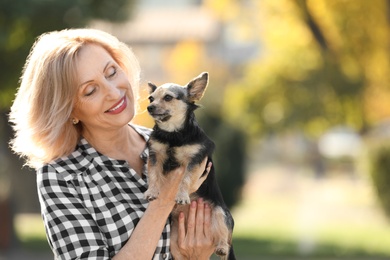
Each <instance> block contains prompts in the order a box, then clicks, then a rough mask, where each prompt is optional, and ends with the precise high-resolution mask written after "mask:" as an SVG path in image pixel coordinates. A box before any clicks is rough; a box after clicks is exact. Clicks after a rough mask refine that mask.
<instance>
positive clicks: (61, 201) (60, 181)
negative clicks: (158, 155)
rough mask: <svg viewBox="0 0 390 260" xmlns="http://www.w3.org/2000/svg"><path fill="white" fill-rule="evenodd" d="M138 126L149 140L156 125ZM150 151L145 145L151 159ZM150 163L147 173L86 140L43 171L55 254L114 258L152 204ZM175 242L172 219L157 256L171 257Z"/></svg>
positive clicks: (42, 195)
mask: <svg viewBox="0 0 390 260" xmlns="http://www.w3.org/2000/svg"><path fill="white" fill-rule="evenodd" d="M132 127H133V128H134V129H135V130H136V131H137V132H138V133H139V134H140V135H141V136H143V137H144V139H145V140H148V138H149V135H150V133H151V130H150V129H146V128H142V127H140V126H133V125H132ZM147 156H148V150H147V149H145V151H144V152H143V154H142V155H141V158H142V159H143V160H144V161H145V163H146V158H147ZM145 166H146V165H145ZM145 166H144V170H143V177H142V178H141V177H140V176H139V175H138V174H137V173H136V172H135V171H134V170H133V169H132V168H131V167H130V165H129V164H128V163H127V162H126V161H123V160H114V159H112V158H108V157H107V156H104V155H102V154H100V153H99V152H97V151H96V150H95V149H94V148H93V147H92V146H91V145H90V144H89V143H88V142H87V141H86V140H85V139H81V140H80V142H79V144H78V145H77V148H76V150H75V151H74V152H73V153H72V154H70V155H69V156H67V157H63V158H60V159H58V160H56V161H54V162H51V163H49V164H47V165H45V166H43V167H42V168H40V169H39V170H38V172H37V186H38V195H39V201H40V204H41V211H42V216H43V220H44V224H45V229H46V234H47V238H48V241H49V244H50V247H51V248H52V250H53V252H54V255H55V259H67V260H68V259H110V258H112V257H113V256H114V255H115V254H117V253H118V251H119V250H120V249H121V248H122V247H123V246H124V245H125V243H126V242H127V240H128V239H129V237H130V236H131V234H132V232H133V230H134V228H135V226H136V225H137V223H138V221H139V220H140V218H141V217H142V216H143V214H144V212H145V210H146V208H147V206H148V201H147V200H145V199H144V194H143V193H144V192H145V191H146V190H147V186H148V185H147V178H146V176H147V172H146V167H145ZM169 244H170V223H169V220H167V223H166V225H165V228H164V231H163V233H162V235H161V238H160V240H159V242H158V245H157V248H156V251H155V254H154V257H153V259H171V258H172V257H171V255H170V252H169Z"/></svg>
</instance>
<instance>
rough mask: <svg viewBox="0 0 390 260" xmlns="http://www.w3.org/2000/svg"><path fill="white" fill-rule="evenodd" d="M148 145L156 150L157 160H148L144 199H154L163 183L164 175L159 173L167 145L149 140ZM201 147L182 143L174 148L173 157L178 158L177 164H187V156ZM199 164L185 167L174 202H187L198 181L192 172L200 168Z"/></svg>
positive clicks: (165, 157)
mask: <svg viewBox="0 0 390 260" xmlns="http://www.w3.org/2000/svg"><path fill="white" fill-rule="evenodd" d="M150 146H151V148H152V150H154V151H155V152H156V159H157V162H156V164H155V165H152V163H151V162H150V161H149V162H148V176H149V188H148V190H147V191H146V192H145V198H146V199H149V200H150V199H156V198H157V197H158V194H159V193H160V187H161V186H162V185H164V175H163V174H161V172H163V169H162V165H163V163H164V161H165V160H166V159H167V149H168V145H166V144H162V143H159V142H152V141H151V142H150ZM200 148H201V145H199V144H194V145H184V146H180V147H176V148H175V149H174V153H175V157H176V159H177V160H178V162H179V164H181V165H185V166H186V165H187V163H188V162H187V160H188V158H191V157H193V156H194V155H195V154H196V153H197V152H198V151H199V149H200ZM199 168H200V165H195V166H194V167H193V168H192V169H189V167H188V166H187V167H186V171H185V173H184V177H183V181H182V182H181V183H180V186H179V191H178V193H177V195H176V202H177V203H180V204H189V203H190V197H189V194H190V193H191V192H194V191H196V188H195V185H196V183H197V181H198V176H197V175H196V174H193V172H198V171H199V170H200V169H199Z"/></svg>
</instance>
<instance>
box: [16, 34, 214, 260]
mask: <svg viewBox="0 0 390 260" xmlns="http://www.w3.org/2000/svg"><path fill="white" fill-rule="evenodd" d="M139 75H140V70H139V65H138V62H137V59H136V58H135V56H134V54H133V53H132V51H131V50H130V49H129V48H128V47H127V46H126V45H125V44H123V43H122V42H120V41H118V39H117V38H115V37H113V36H112V35H110V34H107V33H104V32H102V31H99V30H93V29H72V30H63V31H57V32H51V33H47V34H43V35H42V36H40V37H39V38H38V40H37V41H36V43H35V44H34V46H33V48H32V50H31V52H30V55H29V56H28V59H27V61H26V64H25V67H24V70H23V75H22V77H21V85H20V88H19V90H18V92H17V95H16V99H15V101H14V103H13V105H12V108H11V113H10V121H11V122H12V123H13V127H14V130H15V138H14V140H13V141H12V148H13V149H14V151H15V152H16V153H18V154H19V155H21V156H23V157H25V158H26V161H27V164H28V165H30V166H32V167H35V168H36V169H37V186H38V195H39V201H40V204H41V210H42V216H43V220H44V224H45V229H46V233H47V238H48V241H49V244H50V246H51V248H52V250H53V252H54V254H55V258H56V259H76V258H77V259H111V258H112V259H170V258H172V254H171V253H170V251H169V246H170V243H171V242H172V243H178V245H179V247H180V250H181V251H182V252H181V253H182V254H184V255H186V256H187V259H209V257H210V256H211V254H212V253H213V250H214V248H213V245H212V241H211V238H210V236H209V231H210V229H209V224H210V221H209V218H210V207H209V206H208V205H207V204H205V203H203V201H202V200H198V201H193V202H192V203H191V208H190V213H189V216H188V219H187V220H185V219H184V215H183V214H181V215H180V216H179V232H180V236H179V238H178V241H170V236H169V234H170V233H169V232H170V223H169V214H170V212H171V210H172V209H173V207H174V204H175V202H174V198H175V194H176V192H177V190H178V186H179V183H180V180H181V178H182V177H183V171H184V169H183V168H180V169H178V170H175V171H174V172H172V173H171V174H168V175H167V176H168V177H167V180H166V185H165V186H164V188H163V189H162V190H161V193H160V195H159V198H158V199H157V200H155V201H152V202H148V201H146V200H145V199H144V196H143V192H144V191H146V189H147V169H146V167H145V162H146V158H147V156H148V151H147V149H146V148H145V147H146V141H147V140H148V136H149V134H150V130H148V129H146V128H143V127H140V126H136V125H133V124H129V122H130V121H131V120H132V119H133V117H134V115H135V110H136V108H135V107H136V106H135V104H136V101H137V88H138V84H139ZM205 164H206V160H205V161H204V162H203V165H204V167H205ZM209 167H210V165H209V166H208V168H207V170H209V169H210V168H209ZM203 169H204V168H203ZM201 174H202V172H199V176H201ZM203 180H204V178H203V179H200V180H199V183H198V187H199V186H200V184H201V182H202V181H203ZM185 223H187V226H185ZM173 257H174V255H173Z"/></svg>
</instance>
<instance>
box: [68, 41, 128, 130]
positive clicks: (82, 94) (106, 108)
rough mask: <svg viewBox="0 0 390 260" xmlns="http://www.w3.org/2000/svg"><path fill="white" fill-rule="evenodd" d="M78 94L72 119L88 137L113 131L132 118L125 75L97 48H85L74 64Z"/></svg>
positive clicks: (116, 64)
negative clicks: (92, 134)
mask: <svg viewBox="0 0 390 260" xmlns="http://www.w3.org/2000/svg"><path fill="white" fill-rule="evenodd" d="M76 65H77V74H78V80H77V81H78V92H77V99H76V100H77V101H76V104H75V107H74V110H73V115H72V116H73V117H74V118H76V119H78V120H80V122H81V123H82V126H83V131H88V132H90V133H93V132H96V131H101V130H110V129H117V128H119V127H122V126H124V125H126V124H127V123H128V122H129V121H130V120H131V119H132V118H133V117H134V96H133V91H132V87H131V85H130V82H129V80H128V77H127V75H126V74H125V73H124V71H123V70H122V68H121V67H120V66H119V65H118V63H117V62H116V61H115V60H114V59H113V58H112V57H111V55H110V54H109V53H108V52H107V51H106V50H105V49H104V48H103V47H101V46H98V45H94V44H88V45H85V46H83V47H82V49H81V50H80V52H79V54H78V57H77V61H76Z"/></svg>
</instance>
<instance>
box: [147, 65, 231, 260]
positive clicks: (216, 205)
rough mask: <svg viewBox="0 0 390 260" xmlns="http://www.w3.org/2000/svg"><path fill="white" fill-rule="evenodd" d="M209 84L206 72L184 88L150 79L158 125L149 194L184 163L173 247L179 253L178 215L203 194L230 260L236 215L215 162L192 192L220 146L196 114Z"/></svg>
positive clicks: (219, 248) (220, 247)
mask: <svg viewBox="0 0 390 260" xmlns="http://www.w3.org/2000/svg"><path fill="white" fill-rule="evenodd" d="M207 84H208V73H207V72H204V73H202V74H200V75H199V76H198V77H196V78H194V79H193V80H191V81H190V82H189V83H188V84H187V85H186V86H184V87H183V86H180V85H177V84H173V83H166V84H163V85H162V86H160V87H157V86H156V85H154V84H152V83H148V85H149V89H150V96H149V101H150V104H149V106H148V107H147V110H148V112H149V114H150V115H151V116H152V117H153V119H154V121H155V126H154V128H153V132H152V134H151V136H150V139H149V141H148V148H149V160H148V177H149V188H148V190H147V191H146V192H145V198H146V199H148V200H149V201H151V200H154V199H156V198H157V197H158V195H159V190H160V188H159V187H160V185H164V175H166V174H168V173H169V172H170V171H172V170H173V169H176V168H177V167H180V166H185V167H186V170H185V175H184V179H183V181H182V183H181V185H180V187H179V191H178V194H177V196H176V203H177V204H176V206H175V209H174V210H173V212H172V217H173V218H172V219H173V223H172V231H171V250H172V251H173V252H179V251H178V247H177V244H176V241H177V236H178V222H177V219H178V214H179V213H180V212H184V213H186V214H188V209H189V205H188V204H189V203H190V202H191V199H192V200H195V199H197V198H199V197H201V198H203V200H204V201H205V202H207V203H209V205H210V207H211V209H212V211H211V212H212V216H211V229H212V234H213V238H214V243H215V246H216V250H215V253H216V254H217V255H219V256H220V257H221V259H230V260H231V259H236V258H235V255H234V252H233V247H232V232H233V226H234V220H233V217H232V215H231V214H230V211H229V210H228V208H227V206H226V204H225V202H224V200H223V197H222V194H221V192H220V189H219V186H218V184H217V180H216V176H215V171H214V165H213V166H212V167H211V169H210V172H209V173H208V175H207V178H206V180H205V181H204V182H203V183H202V185H201V186H200V187H199V189H198V190H197V191H196V192H194V193H192V194H189V191H190V190H191V187H192V185H194V184H195V183H196V181H197V180H198V179H197V177H196V176H195V177H194V174H193V172H194V171H198V170H200V169H199V167H200V164H201V162H202V161H203V160H204V159H205V158H206V157H208V160H209V161H211V160H212V159H211V156H212V153H213V151H214V147H215V145H214V142H213V141H211V140H210V138H209V137H208V136H207V135H206V134H205V132H204V131H203V130H202V129H201V128H200V127H199V125H198V123H197V121H196V119H195V114H194V111H195V109H197V108H198V105H196V104H195V102H196V101H199V100H200V99H201V98H202V97H203V93H204V91H205V90H206V87H207ZM204 174H205V173H204ZM204 174H203V175H204ZM203 175H202V176H203Z"/></svg>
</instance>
